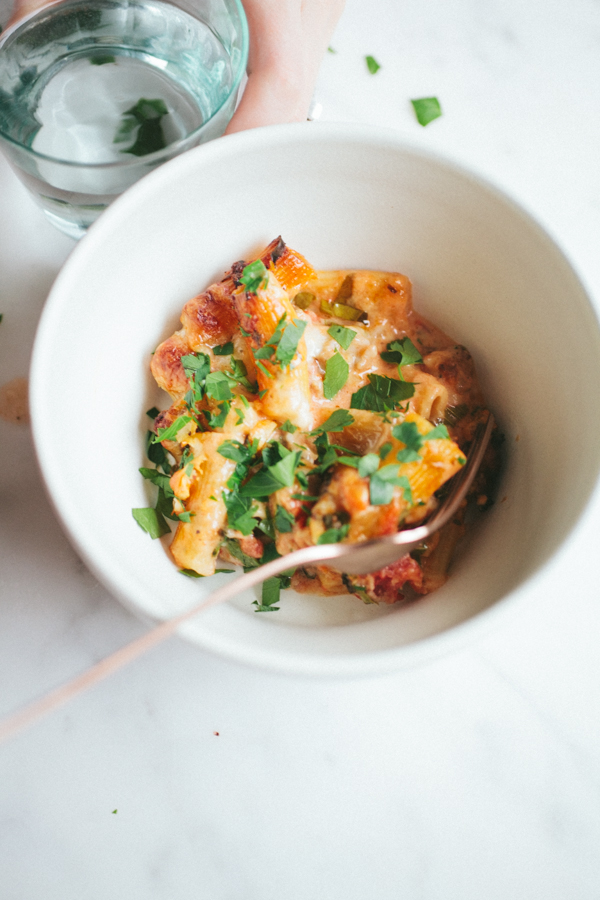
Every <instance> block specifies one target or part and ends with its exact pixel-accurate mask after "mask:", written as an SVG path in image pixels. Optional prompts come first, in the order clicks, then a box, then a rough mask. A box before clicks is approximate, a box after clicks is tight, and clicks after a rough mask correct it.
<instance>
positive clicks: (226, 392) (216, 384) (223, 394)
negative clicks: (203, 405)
mask: <svg viewBox="0 0 600 900" xmlns="http://www.w3.org/2000/svg"><path fill="white" fill-rule="evenodd" d="M204 390H205V391H206V396H207V397H212V399H213V400H232V399H233V394H232V393H231V388H230V386H229V378H228V377H227V375H226V374H225V373H224V372H209V374H208V375H207V376H206V379H205V381H204Z"/></svg>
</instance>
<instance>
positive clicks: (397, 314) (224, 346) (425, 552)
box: [134, 238, 497, 610]
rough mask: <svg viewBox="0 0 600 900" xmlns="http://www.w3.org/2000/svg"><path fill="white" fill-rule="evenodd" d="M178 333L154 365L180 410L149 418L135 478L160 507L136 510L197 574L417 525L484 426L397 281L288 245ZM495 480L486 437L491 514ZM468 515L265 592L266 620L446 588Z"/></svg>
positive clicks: (266, 256) (295, 575)
mask: <svg viewBox="0 0 600 900" xmlns="http://www.w3.org/2000/svg"><path fill="white" fill-rule="evenodd" d="M181 324H182V326H183V327H182V328H181V329H180V330H179V331H177V332H176V333H175V334H173V335H172V336H171V337H170V338H168V339H167V340H166V341H164V342H163V343H162V344H161V345H160V346H159V347H158V348H157V350H156V351H155V353H154V355H153V357H152V364H151V368H152V374H153V376H154V378H155V379H156V381H157V383H158V385H159V386H160V387H161V388H162V389H163V390H164V391H166V392H167V394H169V396H170V398H171V404H170V406H169V407H168V408H167V409H165V410H164V411H162V412H158V410H151V411H149V414H150V415H151V416H152V417H154V429H153V431H152V432H150V440H149V445H148V448H149V449H148V454H149V456H150V459H151V460H152V461H153V462H154V463H155V464H156V468H143V469H141V472H142V474H143V475H144V476H145V477H146V478H149V479H150V480H152V481H154V483H155V484H157V485H158V487H159V499H158V502H157V505H156V509H154V510H135V511H134V515H135V517H136V519H137V520H138V522H139V523H140V524H141V525H142V526H143V527H146V529H147V530H148V531H150V532H151V533H152V535H153V536H154V537H157V536H159V535H161V534H162V533H166V532H167V531H170V528H169V526H168V525H167V524H166V523H165V520H164V516H165V515H166V516H167V517H169V518H171V519H173V520H175V521H176V522H177V527H176V530H175V534H174V536H173V539H172V541H171V544H170V553H171V555H172V557H173V560H174V562H175V563H176V565H177V566H178V567H179V568H180V569H181V570H182V571H183V572H185V573H186V574H190V575H197V576H206V575H212V574H213V573H214V572H215V571H217V568H216V567H217V565H218V564H219V560H221V561H225V562H227V563H233V564H237V565H242V566H243V567H244V568H246V569H247V568H251V567H254V566H258V565H261V563H264V562H267V561H269V560H271V559H273V558H275V557H277V556H280V555H283V554H286V553H289V552H290V551H292V550H296V549H299V548H301V547H306V546H308V545H313V544H319V543H331V542H337V541H348V542H356V541H365V540H368V539H371V538H375V537H379V536H381V535H386V534H392V533H394V532H396V531H397V530H398V529H399V528H401V527H407V526H411V525H416V524H417V523H419V522H420V521H421V520H423V519H424V518H425V517H427V516H428V515H429V514H430V513H431V512H432V510H433V509H435V507H436V505H437V504H438V502H439V498H440V496H441V494H442V492H443V491H444V486H445V485H446V484H447V482H448V481H449V479H451V478H452V476H453V475H454V474H455V473H456V472H458V471H459V470H460V468H461V466H462V465H464V463H465V459H466V455H467V454H468V452H469V445H470V442H471V441H472V439H473V436H474V432H475V429H476V427H477V425H478V424H479V423H480V422H481V421H484V420H485V419H486V418H487V416H488V411H487V409H486V406H485V403H484V400H483V398H482V396H481V393H480V390H479V386H478V384H477V379H476V376H475V371H474V366H473V361H472V359H471V356H470V355H469V353H468V351H467V350H466V349H465V348H464V347H462V346H460V345H457V344H456V343H455V342H454V341H453V340H452V339H451V338H449V337H448V336H447V335H445V334H444V333H443V332H441V331H440V330H439V329H438V328H436V327H435V326H434V325H432V324H431V323H429V322H428V321H426V320H425V319H424V318H423V317H422V316H420V315H418V313H416V312H415V310H414V309H413V307H412V303H411V285H410V282H409V280H408V278H406V277H405V276H404V275H400V274H398V273H391V272H371V271H358V270H357V271H330V272H318V271H315V269H313V267H312V266H311V265H310V264H309V263H308V262H307V261H306V259H304V258H303V257H302V256H301V255H300V254H299V253H297V252H295V251H294V250H292V249H291V248H289V247H287V246H286V245H285V243H284V242H283V240H282V239H281V238H277V239H275V240H274V241H273V242H272V243H271V244H269V246H268V247H267V248H266V250H265V251H264V252H263V253H262V254H261V255H260V256H259V257H257V258H256V259H254V260H250V261H240V262H236V263H234V264H233V266H232V267H231V269H230V271H229V272H227V273H226V274H225V276H224V278H223V279H222V281H220V282H218V283H217V284H213V285H211V286H210V287H209V288H208V289H207V290H205V291H203V292H202V293H201V294H199V295H198V296H197V297H194V298H193V299H192V300H190V301H189V302H188V303H187V304H186V305H185V306H184V308H183V313H182V316H181ZM496 469H497V464H496V451H495V448H494V442H493V441H492V443H491V445H490V447H489V448H488V452H487V456H486V459H485V461H484V464H483V466H482V467H481V469H480V472H479V474H478V477H477V479H476V482H475V485H474V487H473V488H472V490H471V494H470V499H471V501H473V503H472V504H471V505H475V506H477V505H478V506H480V507H485V506H486V505H488V504H489V502H490V485H491V481H492V478H493V475H494V473H495V471H496ZM468 507H469V504H468V503H467V502H465V504H464V505H463V507H462V509H461V510H460V511H459V513H458V514H457V515H456V516H455V517H454V519H453V521H451V522H450V523H448V524H447V525H446V526H445V527H444V528H443V529H442V530H441V531H439V532H438V533H437V534H435V535H434V536H433V537H432V538H430V539H429V540H428V541H427V543H426V544H423V546H422V547H421V548H419V549H418V550H417V551H414V552H412V553H411V554H407V555H406V556H405V557H403V558H402V559H400V560H399V561H398V562H396V563H394V564H393V565H390V566H387V567H386V568H385V569H382V570H381V571H379V572H376V573H374V574H370V575H365V576H352V577H349V576H347V575H342V574H340V573H338V572H336V571H334V570H333V569H330V568H328V567H327V566H316V567H314V568H303V569H297V570H296V571H294V572H290V573H289V574H288V575H286V576H281V577H280V578H279V579H270V580H269V581H270V582H271V584H269V585H267V588H266V590H265V591H264V592H263V601H262V603H260V604H258V608H259V609H261V610H270V609H273V608H276V607H274V602H275V601H276V599H277V598H278V595H279V588H280V587H281V586H286V587H287V586H290V585H291V587H292V588H294V589H295V590H296V591H300V592H310V593H319V594H329V595H332V594H341V593H352V594H355V595H357V596H358V597H360V598H361V599H362V600H363V601H365V602H368V603H372V602H383V603H395V602H397V601H401V600H403V599H405V598H407V597H409V598H410V597H414V595H415V594H416V595H419V594H427V593H429V592H430V591H433V590H435V589H436V588H437V587H439V586H440V585H441V584H443V583H444V581H445V580H446V577H447V573H448V567H449V564H450V561H451V558H452V553H453V551H454V548H455V546H456V543H457V541H458V540H459V538H460V537H461V535H462V534H463V531H464V528H465V514H466V511H467V508H468ZM149 522H150V524H151V527H148V523H149ZM273 581H277V584H275V585H274V584H273V583H272V582H273Z"/></svg>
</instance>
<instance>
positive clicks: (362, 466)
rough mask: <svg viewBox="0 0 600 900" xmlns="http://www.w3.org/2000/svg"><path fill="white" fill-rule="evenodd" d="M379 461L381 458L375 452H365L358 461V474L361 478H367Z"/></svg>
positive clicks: (375, 468) (375, 469)
mask: <svg viewBox="0 0 600 900" xmlns="http://www.w3.org/2000/svg"><path fill="white" fill-rule="evenodd" d="M380 462H381V460H380V459H379V456H378V455H377V453H367V455H366V456H363V457H362V459H359V461H358V474H359V475H360V477H361V478H367V477H368V476H369V475H372V474H373V472H376V471H377V469H378V468H379V463H380Z"/></svg>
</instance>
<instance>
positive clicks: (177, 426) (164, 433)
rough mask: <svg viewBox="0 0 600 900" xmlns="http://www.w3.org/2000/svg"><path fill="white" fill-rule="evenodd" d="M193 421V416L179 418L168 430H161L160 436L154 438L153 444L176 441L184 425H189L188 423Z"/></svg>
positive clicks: (159, 431)
mask: <svg viewBox="0 0 600 900" xmlns="http://www.w3.org/2000/svg"><path fill="white" fill-rule="evenodd" d="M191 421H192V417H191V416H177V418H176V419H175V421H174V422H172V423H171V424H170V425H169V427H168V428H159V429H158V434H156V435H155V436H154V440H153V443H155V444H158V443H160V442H161V441H174V440H176V439H177V434H178V432H179V431H181V429H182V428H183V427H184V425H187V424H188V422H191Z"/></svg>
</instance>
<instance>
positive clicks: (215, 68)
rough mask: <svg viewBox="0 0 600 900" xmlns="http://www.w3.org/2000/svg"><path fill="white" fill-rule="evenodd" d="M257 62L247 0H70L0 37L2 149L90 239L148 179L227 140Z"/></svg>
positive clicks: (44, 200)
mask: <svg viewBox="0 0 600 900" xmlns="http://www.w3.org/2000/svg"><path fill="white" fill-rule="evenodd" d="M247 56H248V28H247V23H246V18H245V15H244V10H243V7H242V5H241V2H240V0H60V2H57V3H52V4H51V5H49V6H46V7H44V8H43V9H42V10H40V11H39V12H37V13H34V14H33V15H31V16H29V17H27V18H26V19H24V20H22V21H21V22H19V23H18V24H17V25H15V26H13V28H11V29H9V30H8V31H7V32H6V33H5V34H3V35H1V36H0V147H1V148H2V150H3V151H4V153H5V154H6V156H7V158H8V160H9V162H10V164H11V165H12V167H13V169H14V170H15V172H16V173H17V175H18V176H19V178H21V180H22V181H23V182H24V183H25V184H26V185H27V187H28V188H29V189H30V191H31V193H32V195H33V197H34V199H35V200H36V202H37V203H38V204H39V205H40V206H41V207H42V209H43V210H44V212H45V214H46V216H47V217H48V218H49V219H50V221H51V222H52V223H53V224H54V225H56V226H57V227H58V228H60V230H61V231H64V232H65V233H66V234H69V235H71V236H72V237H74V238H79V237H81V235H82V234H84V233H85V231H86V229H87V228H88V227H89V225H91V223H92V222H94V221H95V219H96V218H97V217H98V216H99V215H100V213H101V212H102V211H103V210H104V209H105V208H106V207H107V206H108V204H109V203H110V202H111V201H112V200H114V199H115V197H116V196H118V195H119V194H121V193H122V192H123V191H124V190H126V188H128V187H129V186H130V185H131V184H133V183H134V182H135V181H137V180H138V179H139V178H141V177H142V176H143V175H145V174H146V173H147V172H149V171H151V170H152V169H154V168H156V166H158V165H161V163H164V162H166V161H167V160H169V159H171V158H172V157H174V156H177V155H178V154H180V153H183V152H184V151H185V150H188V149H190V148H191V147H194V146H196V144H200V143H203V142H204V141H208V140H212V139H213V138H215V137H218V136H219V135H221V134H222V133H223V131H224V130H225V128H226V126H227V124H228V122H229V120H230V119H231V116H232V115H233V112H234V110H235V106H236V102H237V97H238V91H239V88H240V83H241V79H242V76H243V74H244V72H245V68H246V61H247Z"/></svg>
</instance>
